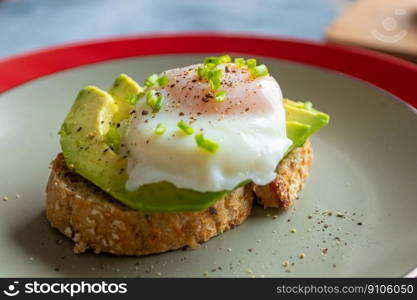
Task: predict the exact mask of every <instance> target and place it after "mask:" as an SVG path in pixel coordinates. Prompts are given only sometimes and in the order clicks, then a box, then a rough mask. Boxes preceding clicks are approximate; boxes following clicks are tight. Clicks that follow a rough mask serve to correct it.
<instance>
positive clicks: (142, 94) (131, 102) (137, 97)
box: [126, 92, 145, 105]
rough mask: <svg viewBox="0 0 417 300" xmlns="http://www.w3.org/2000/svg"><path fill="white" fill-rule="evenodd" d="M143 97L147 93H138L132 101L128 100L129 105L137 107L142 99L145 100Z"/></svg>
mask: <svg viewBox="0 0 417 300" xmlns="http://www.w3.org/2000/svg"><path fill="white" fill-rule="evenodd" d="M143 96H145V92H140V93H138V94H137V95H136V96H134V97H132V98H131V99H130V100H128V99H126V100H128V103H129V104H131V105H135V104H136V103H137V102H138V101H139V100H140V99H142V98H143Z"/></svg>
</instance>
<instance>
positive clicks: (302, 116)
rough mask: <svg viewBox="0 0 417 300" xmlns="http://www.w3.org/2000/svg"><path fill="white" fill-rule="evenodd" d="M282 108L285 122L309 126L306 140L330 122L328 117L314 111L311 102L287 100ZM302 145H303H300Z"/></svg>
mask: <svg viewBox="0 0 417 300" xmlns="http://www.w3.org/2000/svg"><path fill="white" fill-rule="evenodd" d="M284 108H285V118H286V121H287V122H291V121H295V122H299V123H302V124H306V125H310V126H311V132H310V134H309V135H308V136H307V137H306V139H307V138H308V137H309V136H311V135H312V134H314V133H315V132H316V131H317V130H319V129H320V128H322V127H323V126H325V125H327V124H328V123H329V120H330V117H329V115H327V114H325V113H323V112H321V111H318V110H316V109H314V108H313V107H312V104H311V102H301V101H297V102H296V101H292V100H289V99H284ZM289 138H290V137H289ZM306 139H305V140H306ZM305 140H304V141H305ZM302 144H303V143H301V144H300V145H302Z"/></svg>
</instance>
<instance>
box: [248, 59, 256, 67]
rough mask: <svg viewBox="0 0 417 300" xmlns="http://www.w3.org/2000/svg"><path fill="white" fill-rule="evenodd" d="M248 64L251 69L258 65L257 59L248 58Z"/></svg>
mask: <svg viewBox="0 0 417 300" xmlns="http://www.w3.org/2000/svg"><path fill="white" fill-rule="evenodd" d="M246 64H247V65H248V68H249V69H252V68H255V67H256V59H254V58H249V59H247V60H246Z"/></svg>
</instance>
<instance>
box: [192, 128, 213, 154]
mask: <svg viewBox="0 0 417 300" xmlns="http://www.w3.org/2000/svg"><path fill="white" fill-rule="evenodd" d="M194 138H195V141H196V143H197V146H198V147H200V148H201V149H204V150H206V151H208V152H210V153H212V154H214V153H216V152H217V150H219V144H218V143H216V142H214V141H211V140H209V139H206V138H204V135H203V133H202V132H200V133H198V134H196V135H195V136H194Z"/></svg>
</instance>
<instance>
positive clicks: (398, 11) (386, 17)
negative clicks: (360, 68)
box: [326, 0, 417, 62]
mask: <svg viewBox="0 0 417 300" xmlns="http://www.w3.org/2000/svg"><path fill="white" fill-rule="evenodd" d="M326 38H327V40H328V41H330V42H336V43H343V44H348V45H355V46H362V47H366V48H370V49H374V50H378V51H383V52H386V53H389V54H393V55H396V56H399V57H401V58H404V59H408V60H411V61H414V62H417V0H356V1H355V2H354V3H352V5H351V6H350V7H349V8H348V9H347V10H346V11H345V12H344V13H343V14H342V15H341V16H340V17H339V18H338V19H337V20H336V21H335V22H334V23H333V24H331V25H330V26H329V27H328V28H327V30H326Z"/></svg>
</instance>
